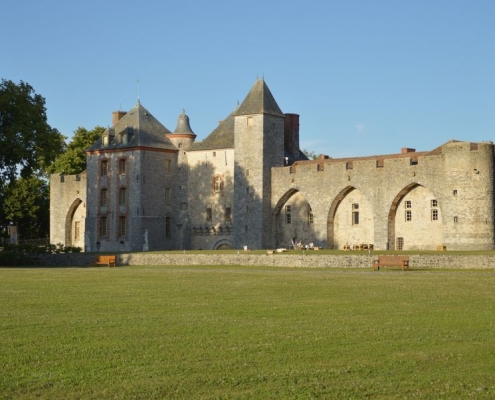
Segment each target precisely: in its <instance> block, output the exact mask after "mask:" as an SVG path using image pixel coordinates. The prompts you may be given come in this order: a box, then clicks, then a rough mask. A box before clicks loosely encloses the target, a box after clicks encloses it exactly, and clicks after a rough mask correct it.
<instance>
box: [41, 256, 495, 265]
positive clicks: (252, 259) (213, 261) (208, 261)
mask: <svg viewBox="0 0 495 400" xmlns="http://www.w3.org/2000/svg"><path fill="white" fill-rule="evenodd" d="M95 257H96V256H95V255H94V254H86V253H74V254H48V255H44V256H42V257H40V258H39V260H38V265H42V266H89V265H90V264H91V260H93V259H94V258H95ZM376 257H377V256H376V255H373V254H371V255H370V254H361V255H352V254H350V255H327V254H325V255H312V254H305V255H302V254H301V255H295V254H271V255H264V254H249V253H244V252H240V253H239V254H218V255H217V254H211V253H210V254H204V255H203V254H167V253H132V254H117V265H245V266H273V267H299V268H327V267H330V268H370V269H371V264H372V262H373V260H374V259H376ZM410 266H411V268H412V269H416V268H456V269H495V255H469V256H467V255H466V256H464V255H447V254H439V255H411V256H410Z"/></svg>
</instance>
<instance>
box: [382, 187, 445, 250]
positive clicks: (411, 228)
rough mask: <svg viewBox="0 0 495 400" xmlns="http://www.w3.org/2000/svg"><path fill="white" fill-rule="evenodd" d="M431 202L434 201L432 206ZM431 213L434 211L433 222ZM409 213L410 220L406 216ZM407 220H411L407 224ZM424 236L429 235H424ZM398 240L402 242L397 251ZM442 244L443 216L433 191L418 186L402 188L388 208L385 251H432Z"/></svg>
mask: <svg viewBox="0 0 495 400" xmlns="http://www.w3.org/2000/svg"><path fill="white" fill-rule="evenodd" d="M432 200H435V203H436V204H435V206H433V205H432ZM408 203H409V204H408ZM409 207H410V209H409ZM433 209H435V210H436V219H435V220H434V219H433V217H432V215H433V214H432V210H433ZM408 211H409V212H410V214H409V217H408V216H407V214H406V213H407V212H408ZM401 217H402V218H401ZM408 218H411V220H409V221H408V220H407V219H408ZM425 232H428V234H427V235H425ZM398 238H401V239H400V242H401V243H400V248H398V246H397V241H398ZM442 244H443V225H442V213H441V211H440V204H438V199H437V198H436V196H435V195H434V193H433V191H432V190H430V189H428V188H427V187H425V186H423V185H421V184H418V183H411V184H409V185H407V186H405V187H404V188H403V189H402V190H401V191H400V192H399V193H397V195H396V196H395V198H394V200H393V201H392V204H391V205H390V210H389V213H388V244H387V247H388V248H389V249H390V250H413V249H423V250H434V249H435V248H436V247H437V246H438V245H442Z"/></svg>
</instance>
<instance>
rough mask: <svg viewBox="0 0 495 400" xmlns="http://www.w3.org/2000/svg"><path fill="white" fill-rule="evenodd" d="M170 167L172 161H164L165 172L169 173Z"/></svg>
mask: <svg viewBox="0 0 495 400" xmlns="http://www.w3.org/2000/svg"><path fill="white" fill-rule="evenodd" d="M171 165H172V161H171V160H165V172H167V173H168V172H170V167H171Z"/></svg>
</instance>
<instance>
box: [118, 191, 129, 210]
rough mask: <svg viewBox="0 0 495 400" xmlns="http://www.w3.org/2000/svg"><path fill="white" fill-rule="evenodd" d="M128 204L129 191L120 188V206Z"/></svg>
mask: <svg viewBox="0 0 495 400" xmlns="http://www.w3.org/2000/svg"><path fill="white" fill-rule="evenodd" d="M126 203H127V190H126V188H120V190H119V205H121V206H125V205H126Z"/></svg>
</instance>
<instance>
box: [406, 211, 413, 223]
mask: <svg viewBox="0 0 495 400" xmlns="http://www.w3.org/2000/svg"><path fill="white" fill-rule="evenodd" d="M406 221H407V222H410V221H412V212H411V210H406Z"/></svg>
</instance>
